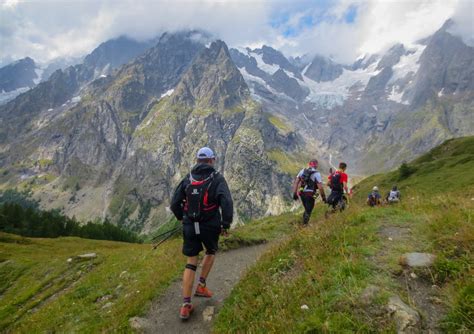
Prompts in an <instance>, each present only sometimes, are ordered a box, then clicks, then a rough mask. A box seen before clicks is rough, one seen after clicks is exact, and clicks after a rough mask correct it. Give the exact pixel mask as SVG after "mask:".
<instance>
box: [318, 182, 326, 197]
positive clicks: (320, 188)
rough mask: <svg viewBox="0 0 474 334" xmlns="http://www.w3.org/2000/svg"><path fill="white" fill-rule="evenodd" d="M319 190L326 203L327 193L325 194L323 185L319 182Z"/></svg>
mask: <svg viewBox="0 0 474 334" xmlns="http://www.w3.org/2000/svg"><path fill="white" fill-rule="evenodd" d="M318 189H319V193H320V194H321V198H322V199H323V202H326V193H325V192H324V188H323V184H322V183H319V182H318Z"/></svg>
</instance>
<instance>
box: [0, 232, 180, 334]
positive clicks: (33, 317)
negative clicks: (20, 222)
mask: <svg viewBox="0 0 474 334" xmlns="http://www.w3.org/2000/svg"><path fill="white" fill-rule="evenodd" d="M88 252H96V253H97V255H98V256H97V258H96V259H94V260H90V261H82V262H73V263H72V264H69V263H67V259H68V258H70V257H73V256H76V255H79V254H83V253H88ZM0 254H1V259H0V261H2V262H1V263H0V278H1V279H0V281H1V282H2V283H1V285H0V291H1V293H2V305H1V307H0V330H1V331H13V332H24V333H27V332H28V333H31V332H44V331H59V332H100V331H103V330H126V329H128V318H129V317H131V316H134V315H137V314H140V313H141V312H142V311H143V309H144V307H145V306H146V305H147V303H148V301H149V300H151V299H152V298H153V297H156V296H157V295H158V294H159V293H160V292H162V291H163V290H164V289H165V288H166V286H167V284H168V283H169V282H170V281H171V280H172V279H173V278H175V277H176V276H177V274H178V273H179V272H180V270H181V268H182V262H183V258H182V256H181V255H180V247H179V241H178V240H173V241H171V242H169V243H167V244H166V245H163V247H162V248H159V249H158V250H156V251H152V249H151V246H150V245H139V244H128V243H119V242H108V241H96V240H87V239H80V238H70V237H68V238H57V239H29V238H22V237H17V236H13V235H9V234H4V233H0ZM122 273H123V274H122ZM107 295H110V299H109V300H107V301H104V302H101V301H98V300H99V298H100V297H103V296H107ZM109 302H111V303H113V304H112V305H111V306H110V307H107V308H103V307H104V305H105V304H107V303H109Z"/></svg>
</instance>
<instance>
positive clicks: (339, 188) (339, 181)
mask: <svg viewBox="0 0 474 334" xmlns="http://www.w3.org/2000/svg"><path fill="white" fill-rule="evenodd" d="M346 169H347V164H346V163H345V162H341V163H339V168H338V169H337V170H336V171H335V172H334V173H333V174H332V175H329V177H328V184H329V188H331V194H330V195H329V197H328V200H327V203H328V204H329V205H331V206H332V208H333V210H335V209H336V208H337V206H338V205H339V207H340V209H341V210H343V209H344V207H345V202H344V201H346V199H345V197H344V192H346V194H349V189H348V187H347V182H348V180H349V177H348V176H347V174H346Z"/></svg>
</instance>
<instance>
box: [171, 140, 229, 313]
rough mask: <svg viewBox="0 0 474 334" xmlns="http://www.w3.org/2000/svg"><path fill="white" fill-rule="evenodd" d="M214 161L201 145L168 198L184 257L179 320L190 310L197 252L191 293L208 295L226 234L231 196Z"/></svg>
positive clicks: (212, 154) (208, 149)
mask: <svg viewBox="0 0 474 334" xmlns="http://www.w3.org/2000/svg"><path fill="white" fill-rule="evenodd" d="M215 161H216V158H215V156H214V152H212V150H211V149H210V148H208V147H203V148H201V149H200V150H199V151H198V153H197V164H196V165H195V166H194V167H193V168H192V170H191V173H189V174H188V175H186V177H185V178H184V179H183V180H182V181H181V183H180V184H179V185H178V187H177V188H176V190H175V192H174V194H173V198H172V200H171V210H172V211H173V213H174V215H175V216H176V218H177V219H178V220H179V221H182V223H183V254H184V255H185V256H187V257H188V259H187V264H186V267H185V270H184V274H183V305H182V306H181V309H180V312H179V316H180V318H181V319H183V320H186V319H188V318H189V316H190V314H191V313H192V312H193V305H192V304H191V294H192V290H193V283H194V278H195V273H196V269H197V264H198V255H199V253H200V252H201V251H202V250H203V249H204V248H205V249H206V255H205V256H204V259H203V260H202V270H201V276H200V278H199V283H198V286H197V287H196V291H195V293H194V295H195V296H198V297H206V298H210V297H212V292H211V291H210V290H209V289H208V288H207V287H206V279H207V276H208V275H209V272H210V271H211V268H212V265H213V263H214V258H215V254H216V252H217V248H218V241H219V235H220V234H226V233H227V230H228V229H229V227H230V224H231V223H232V218H233V203H232V197H231V194H230V191H229V187H228V186H227V182H226V180H225V179H224V176H222V175H221V174H219V172H217V171H216V170H215V169H214V163H215ZM219 209H220V210H219ZM221 212H222V213H221ZM203 246H204V247H203Z"/></svg>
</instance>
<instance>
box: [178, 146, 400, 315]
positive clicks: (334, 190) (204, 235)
mask: <svg viewBox="0 0 474 334" xmlns="http://www.w3.org/2000/svg"><path fill="white" fill-rule="evenodd" d="M215 162H216V156H215V155H214V152H213V151H212V150H211V149H210V148H208V147H203V148H201V149H199V151H198V152H197V156H196V165H195V166H194V167H193V168H192V170H191V172H190V173H189V174H187V175H186V176H185V177H184V178H183V179H182V180H181V182H180V183H179V185H178V186H177V187H176V190H175V191H174V194H173V197H172V199H171V205H170V208H171V211H172V212H173V214H174V215H175V217H176V219H177V220H178V221H180V222H182V227H183V254H184V255H185V256H186V257H187V263H186V266H185V269H184V273H183V286H182V289H183V290H182V293H183V304H182V306H181V308H180V311H179V317H180V318H181V319H183V320H186V319H188V318H189V317H190V315H191V313H192V312H193V310H194V307H193V304H192V302H191V298H192V295H193V285H194V281H195V275H196V270H197V265H198V256H199V253H200V252H201V251H203V250H205V256H204V258H203V260H202V269H201V273H200V276H199V281H198V284H197V287H196V290H194V296H196V297H204V298H210V297H212V292H211V291H210V290H209V289H208V288H207V286H206V279H207V277H208V275H209V272H210V271H211V269H212V265H213V264H214V259H215V255H216V252H217V249H218V242H219V236H220V235H227V231H228V229H229V228H230V226H231V224H232V220H233V201H232V196H231V194H230V191H229V187H228V185H227V182H226V180H225V178H224V176H223V175H222V174H220V173H219V172H218V171H216V169H215V168H214V165H215ZM317 168H318V161H317V160H315V159H313V160H311V161H310V162H309V164H308V167H307V168H303V169H302V170H301V171H300V172H299V173H298V175H297V176H296V177H295V180H294V182H293V189H292V190H293V199H294V200H295V201H297V200H299V199H300V200H301V202H302V204H303V207H304V213H303V224H304V225H307V224H308V223H309V220H310V217H311V213H312V211H313V209H314V205H315V202H316V198H317V197H318V196H319V195H320V196H321V200H322V202H323V203H326V204H328V205H329V207H330V210H331V211H332V212H335V211H336V210H341V211H342V210H344V208H345V206H346V203H347V197H346V196H349V197H350V196H352V193H351V192H350V191H349V188H348V185H347V184H348V176H347V174H346V169H347V164H346V163H344V162H341V163H339V167H338V168H337V169H336V170H335V171H333V170H332V169H331V170H330V173H329V176H328V182H327V185H328V186H329V188H330V190H331V193H330V194H329V196H327V197H326V193H325V190H324V187H323V181H322V177H321V173H320V172H319V171H318V169H317ZM392 191H394V192H398V190H397V189H396V187H395V188H394V189H393V190H392ZM392 191H391V192H390V193H389V197H388V198H390V196H391V194H392ZM377 194H378V188H377V187H374V191H373V192H372V193H371V194H370V195H369V199H368V202H369V201H370V203H372V201H373V198H375V203H377V201H379V200H380V195H377ZM397 196H398V198H400V193H399V192H398V195H397ZM376 205H377V204H376Z"/></svg>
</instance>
